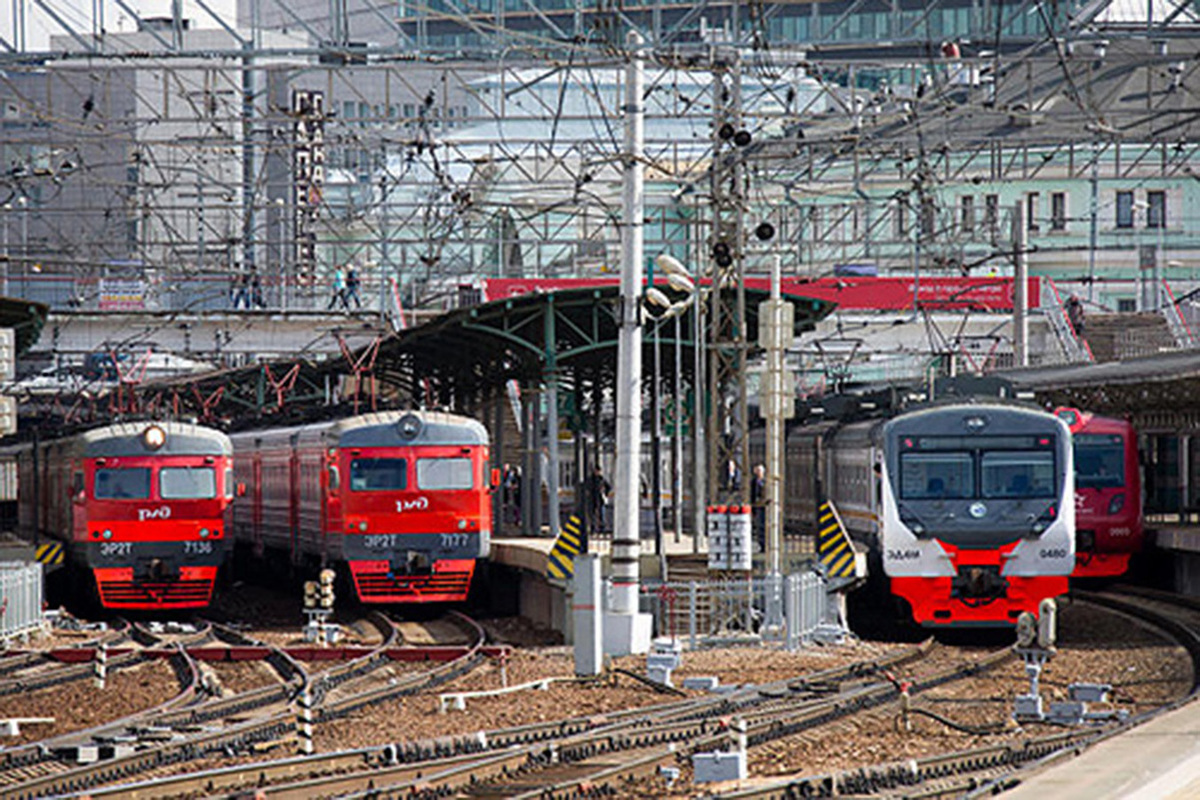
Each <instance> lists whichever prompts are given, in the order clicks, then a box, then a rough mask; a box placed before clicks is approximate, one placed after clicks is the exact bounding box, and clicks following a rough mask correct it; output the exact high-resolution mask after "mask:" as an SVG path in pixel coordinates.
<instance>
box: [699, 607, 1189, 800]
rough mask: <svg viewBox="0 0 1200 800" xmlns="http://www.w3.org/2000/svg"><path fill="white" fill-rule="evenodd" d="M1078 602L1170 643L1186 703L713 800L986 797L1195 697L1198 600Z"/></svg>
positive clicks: (772, 786) (806, 778)
mask: <svg viewBox="0 0 1200 800" xmlns="http://www.w3.org/2000/svg"><path fill="white" fill-rule="evenodd" d="M1074 596H1075V598H1076V599H1077V600H1079V601H1081V602H1085V603H1090V604H1092V605H1096V606H1101V607H1104V608H1107V609H1110V610H1113V611H1118V612H1120V613H1122V614H1126V615H1129V616H1133V617H1136V618H1138V619H1141V620H1143V621H1145V622H1147V623H1149V624H1151V625H1152V626H1154V627H1157V628H1159V629H1160V630H1163V631H1165V632H1167V633H1168V634H1170V635H1171V636H1172V637H1173V638H1175V639H1176V640H1177V641H1178V642H1179V643H1180V644H1181V645H1182V646H1183V647H1184V648H1185V649H1187V651H1188V653H1189V655H1190V657H1191V662H1192V688H1191V691H1190V692H1188V693H1187V694H1186V695H1185V696H1184V697H1182V698H1179V699H1178V700H1176V701H1175V702H1173V703H1168V704H1166V705H1163V706H1161V707H1159V708H1156V709H1154V710H1152V711H1147V712H1145V713H1143V714H1141V715H1138V716H1136V717H1133V718H1131V719H1129V720H1127V721H1125V722H1123V723H1111V724H1107V725H1103V726H1095V727H1087V728H1082V729H1078V730H1070V731H1064V732H1060V733H1056V734H1053V735H1048V736H1034V737H1025V738H1022V739H1020V740H1018V741H1009V742H1002V743H997V744H995V745H991V746H987V747H980V748H973V749H969V750H962V751H957V752H952V753H945V754H938V755H931V756H926V757H922V758H916V759H910V760H906V761H904V762H899V763H889V764H880V765H876V766H871V767H863V768H858V769H854V770H847V771H843V772H839V773H834V774H826V775H817V776H812V777H803V778H796V779H790V780H786V781H780V782H777V783H771V784H766V785H762V786H757V787H754V788H751V789H745V790H741V791H735V792H728V793H724V794H721V795H718V796H719V797H721V798H729V799H730V800H733V799H734V798H736V799H737V800H749V799H750V798H761V799H762V800H773V799H775V798H779V799H781V800H782V799H783V798H795V797H816V796H836V795H843V794H852V795H856V796H870V797H880V798H890V797H905V798H923V799H926V800H932V799H933V798H942V797H946V798H949V797H954V798H961V797H984V796H990V795H992V794H995V793H996V792H998V791H1001V790H1003V789H1004V788H1006V787H1010V786H1013V785H1016V784H1018V783H1020V781H1021V780H1022V778H1023V776H1024V775H1025V774H1027V773H1028V772H1029V771H1032V770H1033V769H1038V768H1042V767H1045V766H1049V765H1051V764H1053V763H1055V762H1056V761H1058V760H1061V759H1064V758H1069V757H1073V756H1075V755H1077V754H1078V753H1080V752H1081V751H1083V750H1084V749H1086V748H1088V747H1091V746H1093V745H1095V744H1097V743H1099V742H1101V741H1103V740H1105V739H1108V738H1110V737H1112V736H1117V735H1120V734H1121V733H1124V732H1125V731H1128V730H1129V729H1131V728H1133V727H1136V726H1137V725H1140V724H1142V723H1144V722H1146V721H1148V720H1149V719H1151V718H1153V717H1155V716H1158V715H1159V714H1162V713H1165V712H1166V711H1169V710H1172V709H1174V708H1177V707H1179V706H1180V705H1183V704H1185V703H1188V702H1191V700H1192V699H1194V698H1195V696H1196V695H1197V694H1198V693H1200V600H1197V599H1195V598H1187V597H1181V596H1178V595H1173V594H1170V593H1166V592H1160V591H1156V590H1151V589H1144V588H1141V587H1122V588H1121V589H1120V590H1115V591H1108V592H1102V593H1093V592H1075V593H1074Z"/></svg>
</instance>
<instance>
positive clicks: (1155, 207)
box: [1146, 191, 1167, 228]
mask: <svg viewBox="0 0 1200 800" xmlns="http://www.w3.org/2000/svg"><path fill="white" fill-rule="evenodd" d="M1146 227H1147V228H1165V227H1167V193H1166V192H1161V191H1159V192H1146Z"/></svg>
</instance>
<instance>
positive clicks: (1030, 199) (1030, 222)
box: [1025, 192, 1038, 233]
mask: <svg viewBox="0 0 1200 800" xmlns="http://www.w3.org/2000/svg"><path fill="white" fill-rule="evenodd" d="M1025 230H1027V231H1029V232H1030V233H1033V232H1035V231H1037V230H1038V193H1037V192H1028V193H1027V194H1026V195H1025Z"/></svg>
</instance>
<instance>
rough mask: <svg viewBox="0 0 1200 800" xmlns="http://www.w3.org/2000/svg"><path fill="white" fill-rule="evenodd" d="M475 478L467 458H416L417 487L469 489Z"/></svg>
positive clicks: (472, 485) (469, 460)
mask: <svg viewBox="0 0 1200 800" xmlns="http://www.w3.org/2000/svg"><path fill="white" fill-rule="evenodd" d="M474 485H475V478H474V475H473V474H472V471H471V459H469V458H422V459H418V460H417V488H419V489H430V490H432V489H443V490H445V489H471V488H473V487H474Z"/></svg>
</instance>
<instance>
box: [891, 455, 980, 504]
mask: <svg viewBox="0 0 1200 800" xmlns="http://www.w3.org/2000/svg"><path fill="white" fill-rule="evenodd" d="M972 466H973V465H972V460H971V454H970V453H953V452H940V453H904V454H902V455H901V456H900V496H901V497H902V498H904V499H905V500H949V499H956V498H965V497H974V496H975V479H974V470H973V469H972Z"/></svg>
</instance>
